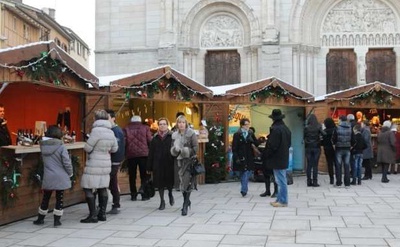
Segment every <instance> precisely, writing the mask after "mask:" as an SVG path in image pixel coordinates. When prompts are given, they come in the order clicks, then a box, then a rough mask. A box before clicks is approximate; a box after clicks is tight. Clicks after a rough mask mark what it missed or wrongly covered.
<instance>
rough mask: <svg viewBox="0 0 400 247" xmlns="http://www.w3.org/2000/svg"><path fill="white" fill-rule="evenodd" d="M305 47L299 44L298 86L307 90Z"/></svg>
mask: <svg viewBox="0 0 400 247" xmlns="http://www.w3.org/2000/svg"><path fill="white" fill-rule="evenodd" d="M306 53H307V47H306V46H303V45H301V46H300V66H299V68H300V70H299V75H300V88H301V89H303V90H305V91H307V56H306Z"/></svg>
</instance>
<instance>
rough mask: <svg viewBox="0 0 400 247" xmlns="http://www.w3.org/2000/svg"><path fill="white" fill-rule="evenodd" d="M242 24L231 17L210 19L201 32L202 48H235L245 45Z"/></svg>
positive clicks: (219, 16) (224, 16) (222, 16)
mask: <svg viewBox="0 0 400 247" xmlns="http://www.w3.org/2000/svg"><path fill="white" fill-rule="evenodd" d="M242 30H243V29H242V26H241V25H240V23H239V22H238V21H237V20H236V19H234V18H233V17H231V16H228V15H218V16H215V17H213V18H211V19H209V20H208V21H207V22H206V24H205V25H204V27H203V29H202V30H201V34H200V46H201V47H235V46H242V45H243V31H242Z"/></svg>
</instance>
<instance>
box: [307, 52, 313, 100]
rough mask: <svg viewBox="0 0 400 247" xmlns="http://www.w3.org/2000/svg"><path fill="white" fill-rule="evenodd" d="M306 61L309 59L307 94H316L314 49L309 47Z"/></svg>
mask: <svg viewBox="0 0 400 247" xmlns="http://www.w3.org/2000/svg"><path fill="white" fill-rule="evenodd" d="M306 59H307V76H306V78H307V79H306V83H307V89H306V90H307V92H309V93H314V87H313V84H314V75H313V72H314V71H313V70H314V54H313V47H310V46H308V47H307V49H306Z"/></svg>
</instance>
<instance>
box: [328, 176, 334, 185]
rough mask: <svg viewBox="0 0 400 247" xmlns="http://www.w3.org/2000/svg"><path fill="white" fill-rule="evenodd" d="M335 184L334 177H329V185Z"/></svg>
mask: <svg viewBox="0 0 400 247" xmlns="http://www.w3.org/2000/svg"><path fill="white" fill-rule="evenodd" d="M334 183H335V179H334V178H333V176H332V177H329V184H334Z"/></svg>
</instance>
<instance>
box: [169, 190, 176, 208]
mask: <svg viewBox="0 0 400 247" xmlns="http://www.w3.org/2000/svg"><path fill="white" fill-rule="evenodd" d="M168 198H169V205H171V206H174V204H175V199H174V196H173V195H172V189H169V190H168Z"/></svg>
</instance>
